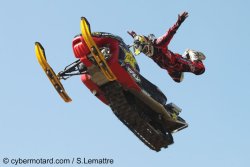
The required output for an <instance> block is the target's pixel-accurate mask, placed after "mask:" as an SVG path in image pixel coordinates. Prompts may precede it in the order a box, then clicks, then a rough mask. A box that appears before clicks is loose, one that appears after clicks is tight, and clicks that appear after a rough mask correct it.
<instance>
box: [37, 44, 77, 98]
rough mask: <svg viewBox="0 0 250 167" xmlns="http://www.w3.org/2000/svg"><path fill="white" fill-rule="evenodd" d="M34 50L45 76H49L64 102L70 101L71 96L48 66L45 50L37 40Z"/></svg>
mask: <svg viewBox="0 0 250 167" xmlns="http://www.w3.org/2000/svg"><path fill="white" fill-rule="evenodd" d="M35 52H36V58H37V60H38V62H39V64H40V65H41V66H42V68H43V70H44V71H45V73H46V75H47V77H48V78H49V80H50V82H51V83H52V85H53V86H54V88H55V89H56V91H57V92H58V93H59V95H60V96H61V97H62V98H63V100H64V101H65V102H70V101H72V100H71V98H70V97H69V96H68V94H67V93H66V91H65V89H64V87H63V85H62V83H61V82H60V80H59V78H58V76H57V75H56V74H55V72H54V70H53V69H52V68H51V67H50V65H49V64H48V62H47V60H46V56H45V51H44V49H43V47H42V45H41V44H40V43H39V42H36V43H35Z"/></svg>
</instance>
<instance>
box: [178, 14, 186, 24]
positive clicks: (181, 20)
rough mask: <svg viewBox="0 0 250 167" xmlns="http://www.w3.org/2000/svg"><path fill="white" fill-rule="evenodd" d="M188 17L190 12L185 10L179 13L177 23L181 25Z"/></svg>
mask: <svg viewBox="0 0 250 167" xmlns="http://www.w3.org/2000/svg"><path fill="white" fill-rule="evenodd" d="M187 17H188V12H183V13H181V14H179V15H178V20H177V23H178V24H179V25H181V23H183V22H184V20H185V19H186V18H187Z"/></svg>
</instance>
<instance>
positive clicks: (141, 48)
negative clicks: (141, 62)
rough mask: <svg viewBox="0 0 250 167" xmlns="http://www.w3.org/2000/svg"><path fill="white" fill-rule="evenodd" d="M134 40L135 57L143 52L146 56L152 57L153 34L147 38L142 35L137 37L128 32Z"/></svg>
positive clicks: (133, 33)
mask: <svg viewBox="0 0 250 167" xmlns="http://www.w3.org/2000/svg"><path fill="white" fill-rule="evenodd" d="M128 33H129V34H130V35H131V36H132V37H133V38H134V44H133V49H134V53H135V55H139V54H140V53H141V52H143V53H144V54H145V55H147V56H152V55H153V53H154V47H153V41H154V39H155V37H154V35H153V34H150V35H149V36H148V37H146V36H144V35H137V34H136V33H135V32H133V31H132V32H128Z"/></svg>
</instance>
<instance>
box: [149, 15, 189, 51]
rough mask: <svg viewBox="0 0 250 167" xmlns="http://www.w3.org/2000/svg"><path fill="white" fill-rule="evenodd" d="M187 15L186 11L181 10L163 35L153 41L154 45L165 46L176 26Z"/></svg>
mask: <svg viewBox="0 0 250 167" xmlns="http://www.w3.org/2000/svg"><path fill="white" fill-rule="evenodd" d="M187 17H188V13H187V12H183V13H182V14H181V15H178V20H177V21H176V23H175V24H174V25H173V26H172V27H171V28H170V29H169V30H168V31H167V32H166V33H165V34H164V35H163V36H161V37H159V38H157V39H156V40H155V41H154V44H155V45H156V46H167V45H168V44H169V43H170V41H171V39H172V38H173V36H174V34H175V33H176V31H177V30H178V28H179V27H180V25H181V23H183V21H184V20H185V19H186V18H187Z"/></svg>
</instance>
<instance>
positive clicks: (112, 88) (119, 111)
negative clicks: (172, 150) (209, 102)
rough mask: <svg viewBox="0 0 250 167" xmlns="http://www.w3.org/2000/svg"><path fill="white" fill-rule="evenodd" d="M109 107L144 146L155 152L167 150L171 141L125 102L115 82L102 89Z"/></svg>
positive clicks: (120, 88) (120, 89) (123, 95)
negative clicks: (162, 149)
mask: <svg viewBox="0 0 250 167" xmlns="http://www.w3.org/2000/svg"><path fill="white" fill-rule="evenodd" d="M102 89H103V91H104V92H105V96H106V98H107V100H108V101H109V103H110V107H111V109H112V111H113V112H114V114H115V115H116V116H117V117H118V119H119V120H120V121H121V122H123V123H124V124H125V125H126V126H127V127H128V128H129V129H130V130H131V131H132V132H133V133H134V134H135V135H136V136H137V137H138V138H139V139H140V140H141V141H142V142H143V143H144V144H145V145H147V146H148V147H149V148H151V149H152V150H155V151H157V152H158V151H160V150H161V148H167V146H168V145H170V144H172V143H173V141H171V139H169V138H168V136H166V134H164V133H162V132H161V131H159V130H156V129H155V128H153V127H152V126H151V125H150V124H149V123H148V122H147V121H146V120H144V119H142V118H141V117H140V115H139V114H138V112H137V111H136V110H135V107H133V106H132V105H131V104H129V103H128V102H127V99H126V97H125V94H124V93H123V92H124V90H123V89H122V87H121V86H120V85H119V84H118V83H117V82H109V83H108V84H106V85H104V86H103V87H102Z"/></svg>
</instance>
